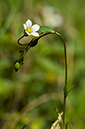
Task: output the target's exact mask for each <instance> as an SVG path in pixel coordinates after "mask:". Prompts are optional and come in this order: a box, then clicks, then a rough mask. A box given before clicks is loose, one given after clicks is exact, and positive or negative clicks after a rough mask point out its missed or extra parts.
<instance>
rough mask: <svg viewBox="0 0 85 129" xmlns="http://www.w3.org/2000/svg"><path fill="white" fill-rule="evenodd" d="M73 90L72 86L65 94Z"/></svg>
mask: <svg viewBox="0 0 85 129" xmlns="http://www.w3.org/2000/svg"><path fill="white" fill-rule="evenodd" d="M73 88H74V85H73V86H72V87H71V88H70V89H69V90H68V92H67V94H69V92H70V91H71V90H72V89H73Z"/></svg>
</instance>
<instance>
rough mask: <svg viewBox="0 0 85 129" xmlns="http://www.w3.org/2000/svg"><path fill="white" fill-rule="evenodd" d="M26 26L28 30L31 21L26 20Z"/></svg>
mask: <svg viewBox="0 0 85 129" xmlns="http://www.w3.org/2000/svg"><path fill="white" fill-rule="evenodd" d="M26 26H27V27H28V28H30V27H31V26H32V21H31V20H29V19H28V20H27V21H26Z"/></svg>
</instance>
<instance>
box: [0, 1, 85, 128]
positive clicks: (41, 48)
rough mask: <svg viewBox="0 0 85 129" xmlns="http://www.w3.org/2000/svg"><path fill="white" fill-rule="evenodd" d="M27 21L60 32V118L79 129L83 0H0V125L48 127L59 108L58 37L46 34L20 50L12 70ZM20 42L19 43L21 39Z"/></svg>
mask: <svg viewBox="0 0 85 129" xmlns="http://www.w3.org/2000/svg"><path fill="white" fill-rule="evenodd" d="M27 19H31V20H32V21H33V23H37V24H39V25H47V26H49V27H51V28H52V29H54V30H56V31H58V32H59V33H61V34H62V35H63V37H64V38H65V41H66V45H67V59H68V61H67V62H68V89H69V88H70V87H71V86H72V85H75V87H74V88H73V90H72V91H71V92H70V93H69V96H68V99H67V107H66V120H67V121H69V122H71V124H72V125H73V127H74V129H83V128H84V127H85V1H84V0H81V1H80V0H0V128H1V129H22V128H23V126H25V125H28V128H29V129H50V127H51V125H52V123H53V122H54V121H55V120H56V119H57V116H58V114H57V112H56V111H55V110H54V108H56V109H58V111H59V112H62V110H63V86H64V50H63V44H62V42H61V40H60V38H59V37H57V36H55V35H54V36H53V35H50V36H49V35H48V36H46V37H43V38H42V39H40V40H39V43H38V45H37V46H35V47H34V48H31V49H30V50H29V51H28V53H27V54H26V57H25V61H24V65H23V66H21V68H20V70H19V71H18V72H15V70H14V61H15V60H17V59H18V58H19V56H20V53H19V51H20V50H23V47H21V46H19V45H18V44H17V40H18V38H19V37H20V36H22V35H23V24H24V23H25V22H26V20H27ZM27 40H28V41H29V38H28V39H27ZM23 42H24V41H23Z"/></svg>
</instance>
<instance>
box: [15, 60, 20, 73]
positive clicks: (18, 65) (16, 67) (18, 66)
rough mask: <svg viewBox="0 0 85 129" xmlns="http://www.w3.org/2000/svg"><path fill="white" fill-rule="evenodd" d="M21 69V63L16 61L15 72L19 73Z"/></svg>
mask: <svg viewBox="0 0 85 129" xmlns="http://www.w3.org/2000/svg"><path fill="white" fill-rule="evenodd" d="M19 68H20V63H19V62H18V61H16V62H15V63H14V69H15V71H16V72H17V71H18V70H19Z"/></svg>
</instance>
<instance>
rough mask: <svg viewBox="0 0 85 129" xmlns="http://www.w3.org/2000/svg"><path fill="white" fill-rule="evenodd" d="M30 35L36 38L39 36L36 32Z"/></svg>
mask: <svg viewBox="0 0 85 129" xmlns="http://www.w3.org/2000/svg"><path fill="white" fill-rule="evenodd" d="M31 35H33V36H36V37H37V36H39V34H38V33H37V32H32V33H31Z"/></svg>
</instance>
